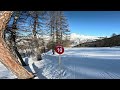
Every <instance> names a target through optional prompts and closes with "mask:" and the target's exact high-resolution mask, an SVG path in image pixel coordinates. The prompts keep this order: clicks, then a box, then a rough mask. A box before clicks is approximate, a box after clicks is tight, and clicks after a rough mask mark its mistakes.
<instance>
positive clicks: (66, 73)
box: [0, 47, 120, 79]
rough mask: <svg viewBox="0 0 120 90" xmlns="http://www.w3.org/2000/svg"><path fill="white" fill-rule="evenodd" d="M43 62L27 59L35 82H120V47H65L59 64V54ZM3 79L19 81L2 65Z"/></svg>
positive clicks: (28, 67) (0, 75) (44, 58)
mask: <svg viewBox="0 0 120 90" xmlns="http://www.w3.org/2000/svg"><path fill="white" fill-rule="evenodd" d="M42 57H43V60H41V61H35V60H34V58H33V57H24V58H23V60H24V61H25V62H26V63H28V64H29V66H27V67H25V68H26V69H28V70H29V71H30V72H32V73H35V75H36V76H37V77H35V79H120V70H119V68H120V48H109V47H104V48H65V52H64V54H62V55H61V59H62V60H61V64H60V65H59V64H58V54H57V53H56V54H55V55H52V52H51V51H49V52H47V53H46V54H43V56H42ZM0 68H1V69H0V78H1V79H8V78H9V79H13V78H16V76H15V75H13V74H12V73H11V72H10V71H9V70H7V69H6V68H5V67H4V66H3V65H2V64H1V63H0Z"/></svg>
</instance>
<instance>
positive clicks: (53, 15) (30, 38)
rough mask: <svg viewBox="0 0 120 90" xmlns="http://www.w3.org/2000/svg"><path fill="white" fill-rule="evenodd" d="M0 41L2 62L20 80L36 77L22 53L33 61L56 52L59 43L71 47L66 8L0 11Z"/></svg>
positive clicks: (0, 59)
mask: <svg viewBox="0 0 120 90" xmlns="http://www.w3.org/2000/svg"><path fill="white" fill-rule="evenodd" d="M45 37H47V41H46V40H45ZM0 41H1V42H0V46H1V48H0V62H1V63H3V64H4V65H5V66H6V67H7V68H8V69H10V70H11V71H12V72H13V73H14V74H15V75H16V76H17V77H18V78H20V79H21V78H22V79H27V78H33V77H34V75H33V74H32V73H31V72H29V71H27V70H26V69H25V68H24V67H23V66H27V65H26V63H25V62H24V61H23V59H22V57H23V54H25V55H28V56H32V57H34V60H42V56H41V54H42V53H45V52H46V51H48V50H51V49H52V51H53V54H55V53H54V47H55V45H56V44H61V45H63V46H66V47H67V46H69V43H70V29H69V26H68V23H67V19H66V17H65V16H64V12H63V11H0ZM3 52H5V53H6V55H3V54H2V53H3ZM5 53H4V54H5Z"/></svg>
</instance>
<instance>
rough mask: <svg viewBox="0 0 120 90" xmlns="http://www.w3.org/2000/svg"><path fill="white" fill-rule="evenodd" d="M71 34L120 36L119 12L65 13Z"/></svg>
mask: <svg viewBox="0 0 120 90" xmlns="http://www.w3.org/2000/svg"><path fill="white" fill-rule="evenodd" d="M64 14H65V16H66V18H67V19H68V24H69V27H70V31H71V33H77V34H82V35H90V36H99V37H100V36H108V37H109V36H111V35H112V34H113V33H116V34H120V11H65V12H64Z"/></svg>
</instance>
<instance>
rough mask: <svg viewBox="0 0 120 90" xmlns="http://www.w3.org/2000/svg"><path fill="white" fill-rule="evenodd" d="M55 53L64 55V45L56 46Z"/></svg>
mask: <svg viewBox="0 0 120 90" xmlns="http://www.w3.org/2000/svg"><path fill="white" fill-rule="evenodd" d="M55 51H56V52H57V53H58V54H62V53H63V52H64V47H63V46H62V45H57V46H55Z"/></svg>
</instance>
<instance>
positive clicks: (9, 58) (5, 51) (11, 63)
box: [0, 11, 34, 79]
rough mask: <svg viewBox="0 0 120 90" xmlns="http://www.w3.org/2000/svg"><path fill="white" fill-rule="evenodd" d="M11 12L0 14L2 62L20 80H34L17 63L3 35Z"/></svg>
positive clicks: (31, 75) (0, 52)
mask: <svg viewBox="0 0 120 90" xmlns="http://www.w3.org/2000/svg"><path fill="white" fill-rule="evenodd" d="M11 14H12V12H11V11H1V12H0V62H1V63H2V64H4V66H6V68H8V69H9V70H11V71H12V73H14V74H15V75H16V76H17V77H18V79H29V78H33V77H34V75H33V74H32V73H30V72H28V71H27V70H26V69H25V68H24V67H22V66H21V65H19V64H18V63H17V60H16V58H15V57H14V55H13V54H11V52H10V49H9V47H8V46H7V45H6V43H5V41H4V38H3V34H4V30H5V27H6V24H7V22H8V21H9V18H10V17H11Z"/></svg>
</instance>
